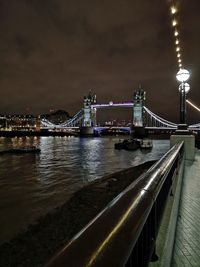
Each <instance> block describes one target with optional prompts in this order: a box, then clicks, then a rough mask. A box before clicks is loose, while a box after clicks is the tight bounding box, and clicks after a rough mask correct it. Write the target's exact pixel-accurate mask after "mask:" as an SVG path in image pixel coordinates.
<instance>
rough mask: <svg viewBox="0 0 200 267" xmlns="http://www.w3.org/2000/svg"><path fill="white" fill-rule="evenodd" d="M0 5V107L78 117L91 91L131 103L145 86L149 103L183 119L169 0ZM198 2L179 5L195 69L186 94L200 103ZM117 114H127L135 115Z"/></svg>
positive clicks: (102, 98)
mask: <svg viewBox="0 0 200 267" xmlns="http://www.w3.org/2000/svg"><path fill="white" fill-rule="evenodd" d="M0 7H1V14H0V18H1V24H0V27H1V44H0V51H1V52H0V55H1V59H2V60H1V63H2V64H1V76H0V87H1V98H0V113H4V112H5V113H26V112H27V110H28V113H33V114H39V113H46V112H47V111H48V110H49V109H50V108H54V109H64V110H66V111H68V112H69V113H70V115H73V114H74V113H75V112H77V111H78V110H79V109H80V108H81V107H82V104H83V97H84V95H87V93H88V92H89V90H90V89H92V91H93V92H94V93H96V94H97V99H98V102H99V103H106V102H109V101H130V100H132V98H133V91H134V89H137V88H138V86H139V84H141V85H142V87H143V89H144V90H146V91H147V103H146V105H147V106H148V107H149V108H150V109H151V110H152V111H154V112H155V113H157V114H159V115H161V116H162V117H165V118H167V119H171V120H174V121H178V119H179V95H178V83H177V81H176V79H175V76H176V72H177V70H178V69H177V65H176V54H175V51H174V43H173V42H174V40H173V30H172V27H171V21H170V15H169V3H168V2H167V1H163V2H162V3H160V2H159V3H158V1H155V2H154V3H153V4H152V2H151V3H150V2H146V1H144V0H142V1H139V0H138V1H134V3H133V1H128V0H127V1H118V2H117V3H116V2H114V1H109V3H103V2H101V3H99V2H98V1H84V3H83V2H82V1H76V3H74V2H73V1H68V2H67V3H66V1H63V0H59V1H54V0H51V1H42V2H41V1H33V2H31V3H30V2H27V1H20V2H19V1H16V0H11V1H1V2H0ZM199 7H200V3H199V2H198V1H197V0H194V1H192V3H191V4H190V5H188V3H187V1H186V0H184V1H181V4H180V6H179V9H180V12H179V13H180V18H179V21H180V38H181V41H182V44H183V60H184V65H185V67H186V68H188V69H189V70H190V71H191V74H192V75H191V80H190V84H191V92H190V93H189V96H188V98H189V99H190V100H192V101H193V102H194V103H195V104H196V105H198V106H200V92H199V88H198V84H199V77H198V76H199V75H198V71H199V60H198V56H199V51H198V47H199V35H198V33H199V27H200V26H199V23H198V22H199V17H198V16H199V14H198V10H199ZM188 111H189V114H188V119H189V120H190V121H197V120H198V116H199V115H198V113H197V111H192V109H191V108H189V107H188ZM117 112H118V113H119V116H120V114H121V117H123V116H124V117H125V119H129V115H130V114H131V112H130V111H120V110H118V111H117ZM104 116H105V115H104V114H103V113H102V117H104Z"/></svg>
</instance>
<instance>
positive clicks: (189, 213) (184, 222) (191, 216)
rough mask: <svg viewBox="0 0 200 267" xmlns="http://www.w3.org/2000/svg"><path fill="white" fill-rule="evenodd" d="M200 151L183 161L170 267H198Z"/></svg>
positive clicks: (199, 250) (199, 245)
mask: <svg viewBox="0 0 200 267" xmlns="http://www.w3.org/2000/svg"><path fill="white" fill-rule="evenodd" d="M199 227H200V150H196V155H195V161H193V162H191V161H187V160H186V161H185V168H184V177H183V184H182V193H181V198H180V207H179V212H178V219H177V228H176V236H175V244H174V253H173V258H172V267H184V266H187V267H200V228H199Z"/></svg>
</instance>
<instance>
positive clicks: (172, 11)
mask: <svg viewBox="0 0 200 267" xmlns="http://www.w3.org/2000/svg"><path fill="white" fill-rule="evenodd" d="M176 12H177V9H176V8H175V6H172V7H171V13H172V15H174V14H175V13H176Z"/></svg>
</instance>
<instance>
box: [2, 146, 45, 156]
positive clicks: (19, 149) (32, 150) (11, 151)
mask: <svg viewBox="0 0 200 267" xmlns="http://www.w3.org/2000/svg"><path fill="white" fill-rule="evenodd" d="M24 153H40V149H39V148H37V147H35V146H24V147H16V148H11V149H8V150H4V151H0V155H3V154H24Z"/></svg>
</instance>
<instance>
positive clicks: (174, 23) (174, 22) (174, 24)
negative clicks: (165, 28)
mask: <svg viewBox="0 0 200 267" xmlns="http://www.w3.org/2000/svg"><path fill="white" fill-rule="evenodd" d="M176 25H177V21H176V20H175V19H174V20H173V21H172V26H173V27H174V26H176Z"/></svg>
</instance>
